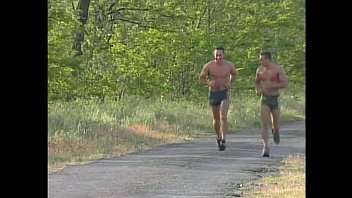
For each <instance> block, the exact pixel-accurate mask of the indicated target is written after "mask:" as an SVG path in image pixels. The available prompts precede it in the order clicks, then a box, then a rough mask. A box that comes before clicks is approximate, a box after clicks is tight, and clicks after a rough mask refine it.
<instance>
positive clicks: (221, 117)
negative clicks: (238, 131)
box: [220, 114, 227, 122]
mask: <svg viewBox="0 0 352 198" xmlns="http://www.w3.org/2000/svg"><path fill="white" fill-rule="evenodd" d="M220 120H221V122H227V115H226V114H222V115H221V116H220Z"/></svg>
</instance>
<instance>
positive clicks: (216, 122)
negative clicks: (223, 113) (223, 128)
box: [211, 105, 221, 140]
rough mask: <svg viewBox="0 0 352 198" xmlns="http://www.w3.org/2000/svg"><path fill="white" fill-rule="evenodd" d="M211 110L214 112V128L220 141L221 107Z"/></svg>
mask: <svg viewBox="0 0 352 198" xmlns="http://www.w3.org/2000/svg"><path fill="white" fill-rule="evenodd" d="M211 110H212V112H213V127H214V130H215V133H216V138H217V139H218V140H220V139H221V134H220V105H216V106H212V107H211Z"/></svg>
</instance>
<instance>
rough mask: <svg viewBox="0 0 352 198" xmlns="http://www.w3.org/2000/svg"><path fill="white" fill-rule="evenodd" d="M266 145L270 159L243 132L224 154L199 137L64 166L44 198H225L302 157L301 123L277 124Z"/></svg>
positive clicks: (251, 134) (254, 132)
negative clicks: (276, 135)
mask: <svg viewBox="0 0 352 198" xmlns="http://www.w3.org/2000/svg"><path fill="white" fill-rule="evenodd" d="M270 144H271V145H272V146H271V153H270V157H269V158H263V157H261V156H260V154H261V150H262V145H261V142H260V135H259V131H258V129H248V130H244V131H241V132H239V133H236V134H230V135H228V138H227V148H226V150H225V151H218V150H217V146H216V141H215V138H200V139H196V140H195V141H194V142H192V143H185V144H172V145H166V146H162V147H158V148H155V149H151V150H147V151H143V152H137V153H132V154H129V155H125V156H122V157H119V158H116V159H106V160H99V161H96V162H94V163H91V164H89V165H84V166H72V167H67V168H66V169H64V170H63V171H61V172H58V173H53V174H50V175H49V176H48V182H49V184H48V190H49V197H50V198H99V197H101V198H113V197H123V198H125V197H148V198H149V197H154V198H156V197H162V198H165V197H226V195H228V194H229V193H231V192H233V190H234V187H236V184H240V183H245V182H249V181H255V180H257V179H258V178H259V176H260V174H258V172H260V170H262V169H263V167H270V166H274V165H278V164H279V163H280V161H282V159H283V158H284V157H285V156H288V155H290V154H295V153H301V154H303V155H304V154H305V122H292V123H287V124H283V125H282V126H281V143H280V145H274V143H273V140H272V138H271V139H270Z"/></svg>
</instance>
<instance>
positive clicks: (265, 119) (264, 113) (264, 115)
mask: <svg viewBox="0 0 352 198" xmlns="http://www.w3.org/2000/svg"><path fill="white" fill-rule="evenodd" d="M260 115H261V120H262V129H261V132H262V141H263V156H265V157H268V156H269V144H268V137H269V135H268V128H269V124H270V109H269V107H268V105H266V104H261V110H260Z"/></svg>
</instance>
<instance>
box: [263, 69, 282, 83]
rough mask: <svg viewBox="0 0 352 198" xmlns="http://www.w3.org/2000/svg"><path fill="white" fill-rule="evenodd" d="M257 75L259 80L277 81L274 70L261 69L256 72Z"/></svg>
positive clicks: (276, 74)
mask: <svg viewBox="0 0 352 198" xmlns="http://www.w3.org/2000/svg"><path fill="white" fill-rule="evenodd" d="M258 75H259V78H260V79H261V80H270V81H274V80H277V79H278V72H277V71H276V70H270V69H261V70H259V71H258Z"/></svg>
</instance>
